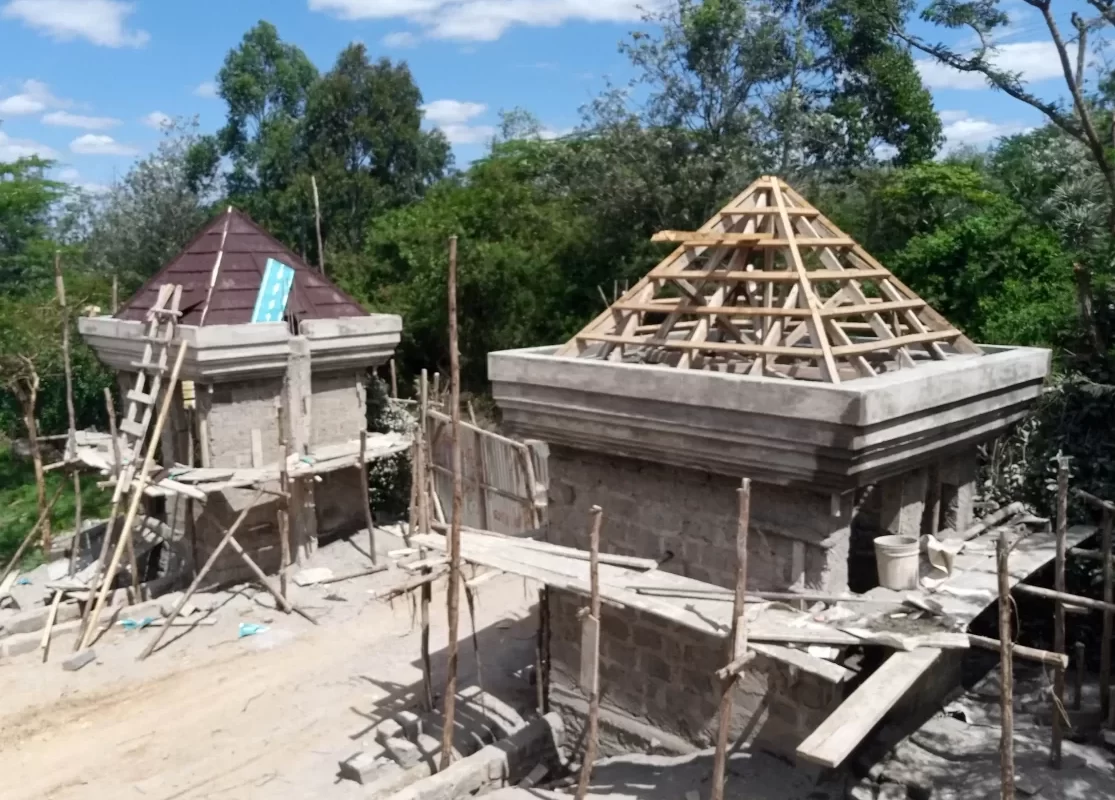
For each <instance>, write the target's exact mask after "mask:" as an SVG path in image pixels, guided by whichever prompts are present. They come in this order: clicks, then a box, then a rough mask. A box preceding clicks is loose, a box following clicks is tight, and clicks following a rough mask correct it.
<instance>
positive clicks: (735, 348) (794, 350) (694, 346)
mask: <svg viewBox="0 0 1115 800" xmlns="http://www.w3.org/2000/svg"><path fill="white" fill-rule="evenodd" d="M577 339H579V340H582V341H589V342H610V343H612V344H627V345H638V346H642V347H662V348H665V349H667V350H708V351H709V352H716V353H736V354H740V355H768V356H788V357H791V358H816V357H818V356H820V355H822V351H821V350H820V349H818V348H815V347H778V346H776V345H762V344H736V343H734V342H689V341H684V340H680V339H677V340H674V339H637V338H635V337H633V336H630V337H628V336H609V335H607V334H588V335H584V334H579V335H578V336H577Z"/></svg>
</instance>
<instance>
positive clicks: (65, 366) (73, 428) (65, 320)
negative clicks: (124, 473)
mask: <svg viewBox="0 0 1115 800" xmlns="http://www.w3.org/2000/svg"><path fill="white" fill-rule="evenodd" d="M54 291H55V292H56V293H57V294H58V309H59V311H61V312H62V371H63V372H64V373H65V376H66V418H67V421H68V422H69V428H68V429H67V430H66V455H65V459H64V460H65V461H70V460H71V459H72V458H73V457H74V455H75V453H76V451H77V418H76V415H75V414H74V376H73V369H72V368H71V365H70V312H69V307H68V306H67V305H66V283H65V281H64V280H63V279H62V254H61V253H60V252H59V251H57V250H55V251H54ZM74 536H77V531H74ZM47 555H48V557H49V553H48V554H47Z"/></svg>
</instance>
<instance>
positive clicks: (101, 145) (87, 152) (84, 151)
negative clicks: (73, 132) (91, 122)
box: [70, 133, 139, 156]
mask: <svg viewBox="0 0 1115 800" xmlns="http://www.w3.org/2000/svg"><path fill="white" fill-rule="evenodd" d="M70 150H72V151H73V152H75V153H80V154H81V155H84V156H134V155H137V154H138V153H139V151H138V150H137V149H136V148H134V147H132V146H131V145H126V144H121V143H120V142H118V141H116V140H115V139H113V138H112V137H111V136H105V135H104V134H103V133H87V134H85V135H84V136H79V137H77V138H76V139H74V140H73V141H72V142H70Z"/></svg>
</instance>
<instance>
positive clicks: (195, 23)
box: [0, 0, 1084, 188]
mask: <svg viewBox="0 0 1115 800" xmlns="http://www.w3.org/2000/svg"><path fill="white" fill-rule="evenodd" d="M651 2H652V3H653V2H655V0H651ZM647 5H648V3H647V0H643V1H642V2H632V0H231V1H230V0H222V1H221V2H218V1H217V0H189V2H185V1H184V0H138V1H137V2H125V1H124V0H0V53H2V54H3V58H2V59H0V120H2V121H3V122H2V124H0V161H7V160H12V159H13V158H15V157H18V156H20V155H27V154H30V153H32V152H37V153H40V154H42V155H45V156H47V157H50V158H54V159H56V160H57V162H58V164H59V167H58V169H57V174H58V175H59V176H60V177H62V178H63V179H64V180H68V181H70V182H73V183H77V184H82V185H86V186H89V187H90V188H96V187H100V186H104V185H106V184H108V183H110V182H111V181H112V180H113V178H114V177H116V176H119V175H122V174H123V173H124V172H126V171H127V169H128V166H129V164H131V163H132V161H133V160H134V159H135V158H136V156H139V155H142V154H144V153H147V152H149V151H150V150H151V149H153V148H154V147H155V146H156V145H157V143H158V140H159V136H160V133H159V124H158V123H159V120H160V119H161V118H163V116H164V115H165V116H170V117H175V116H192V115H195V114H196V115H198V116H199V118H200V122H201V126H202V128H203V130H206V131H211V130H214V129H216V128H217V127H218V126H219V125H220V124H221V123H222V122H223V119H224V104H223V102H222V101H221V100H220V99H219V98H217V97H215V96H214V95H213V84H212V81H213V80H214V78H215V75H216V73H217V70H218V69H219V68H220V65H221V62H222V60H223V59H224V56H225V54H226V53H227V52H228V50H229V49H231V48H232V47H235V46H236V44H237V43H238V42H239V40H240V38H241V36H242V35H243V34H244V32H245V31H246V30H248V29H249V28H250V27H251V26H252V25H254V24H255V23H256V22H257V21H258V20H260V19H267V20H269V21H271V22H272V23H274V24H275V25H276V26H277V27H278V29H279V33H280V35H281V36H282V37H283V38H284V39H285V40H286V41H289V42H292V43H294V44H296V45H298V46H299V47H301V48H302V49H303V50H304V51H305V52H306V54H307V55H308V56H309V57H310V58H311V59H312V60H313V61H314V62H315V63H316V64H317V66H318V67H319V68H320V69H322V70H325V69H328V68H329V66H330V65H331V64H332V61H333V59H334V58H335V56H336V54H337V53H338V52H339V51H340V49H341V48H342V47H344V46H345V45H346V44H348V43H349V42H351V41H353V40H358V41H362V42H364V43H365V44H366V45H367V46H368V47H369V49H370V50H371V52H372V54H373V55H375V56H379V55H387V56H390V57H391V58H394V59H406V61H407V62H408V63H409V64H410V67H411V69H412V71H413V73H414V75H415V78H416V80H417V82H418V85H419V87H420V89H421V90H422V93H423V97H424V99H425V102H426V103H427V112H426V120H427V124H428V125H437V126H440V127H442V128H443V130H444V131H445V132H446V134H447V135H448V136H449V138H450V140H451V141H452V142H453V146H454V152H455V153H456V156H457V160H458V163H467V162H468V161H469V160H470V159H473V158H476V157H477V156H479V155H481V154H482V153H483V152H484V151H485V149H486V142H487V141H488V140H489V139H490V137H491V134H492V132H493V126H494V125H495V124H497V123H498V112H499V111H500V109H510V108H514V107H516V106H520V107H523V108H526V109H527V110H529V111H531V112H533V113H534V114H535V115H536V116H537V117H538V118H539V119H540V120H541V122H542V124H543V125H544V126H545V128H546V129H548V130H550V131H554V132H562V131H565V130H568V129H570V128H572V127H573V126H574V125H576V124H577V122H578V119H579V115H578V109H579V107H580V106H582V105H583V104H585V103H586V102H587V101H589V100H590V99H591V98H592V97H593V96H594V95H596V94H597V93H598V92H599V91H600V90H601V89H602V88H603V87H604V86H605V81H606V79H607V78H610V79H611V80H612V81H614V82H617V83H624V82H626V81H627V80H628V79H629V78H630V76H631V75H630V70H629V68H628V66H627V64H626V60H625V58H624V57H623V56H622V55H621V54H619V52H618V51H617V43H618V42H619V41H620V40H621V39H623V38H625V37H626V35H627V33H628V32H629V31H630V30H632V29H634V28H636V27H639V25H640V16H641V12H640V10H639V7H640V6H643V7H645V6H647ZM1003 7H1004V8H1006V9H1007V10H1008V11H1009V12H1010V13H1011V15H1012V26H1011V30H1010V31H1009V32H1008V34H1007V35H1006V36H1004V37H1003V38H1002V39H1001V40H1000V46H1001V49H1000V56H999V57H1000V58H1001V60H1002V64H1003V66H1004V67H1008V68H1010V69H1014V70H1018V71H1021V72H1023V73H1024V75H1026V76H1027V77H1028V78H1029V79H1030V81H1031V87H1032V88H1033V89H1035V90H1036V91H1038V92H1039V93H1041V94H1044V95H1046V96H1049V97H1055V96H1057V95H1058V94H1059V93H1061V92H1062V91H1063V80H1062V79H1061V78H1060V65H1059V63H1058V61H1057V58H1056V55H1055V52H1054V51H1053V49H1052V46H1051V45H1050V44H1049V37H1048V33H1047V31H1046V29H1045V25H1044V23H1043V22H1042V21H1041V18H1040V17H1039V16H1038V14H1037V11H1036V10H1034V9H1032V8H1031V7H1029V6H1027V5H1025V4H1024V3H1022V2H1021V0H1004V3H1003ZM1073 7H1079V8H1081V9H1083V8H1084V4H1083V2H1079V0H1071V2H1070V4H1069V5H1066V6H1065V7H1064V9H1062V10H1061V11H1060V12H1059V13H1062V14H1064V16H1065V22H1064V27H1065V35H1066V37H1068V35H1069V34H1070V33H1071V32H1072V28H1071V26H1069V25H1068V24H1067V15H1068V13H1069V12H1070V11H1071V10H1072V9H1073ZM929 33H930V34H933V33H934V32H932V31H930V32H929ZM946 40H948V39H946ZM952 41H953V42H954V43H955V42H956V41H957V40H956V39H955V37H954V38H953V39H952ZM921 67H922V71H923V77H924V78H925V80H926V82H927V84H928V85H929V86H930V88H931V89H932V90H933V92H934V99H935V103H936V106H937V109H938V111H939V112H940V113H941V116H942V120H943V122H944V123H945V126H946V134H947V135H948V137H949V140H950V145H951V146H957V145H960V144H966V143H967V144H975V145H977V146H982V145H985V144H987V143H989V142H991V141H993V140H994V139H995V138H996V137H997V136H1001V135H1004V134H1008V133H1014V132H1017V131H1020V130H1024V129H1026V128H1027V127H1030V126H1033V125H1036V124H1040V122H1041V118H1040V115H1039V114H1038V113H1037V112H1035V111H1033V110H1031V109H1028V108H1026V107H1025V106H1023V105H1021V104H1020V103H1018V102H1017V101H1015V100H1012V99H1011V98H1009V97H1006V96H1004V95H1001V94H999V93H995V92H992V91H990V90H988V89H986V88H985V87H984V86H983V85H982V82H981V80H980V79H979V78H977V77H974V76H970V75H961V74H958V73H955V72H952V71H950V70H947V69H945V68H942V67H940V66H939V65H936V64H933V63H931V62H929V61H925V62H923V63H922V65H921Z"/></svg>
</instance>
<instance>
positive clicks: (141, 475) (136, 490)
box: [81, 342, 188, 649]
mask: <svg viewBox="0 0 1115 800" xmlns="http://www.w3.org/2000/svg"><path fill="white" fill-rule="evenodd" d="M187 347H188V345H187V344H186V342H182V343H181V344H179V345H178V357H177V358H176V359H175V360H174V368H173V369H172V370H171V373H170V381H169V382H168V383H167V385H166V394H165V395H164V397H163V404H162V407H161V408H160V409H159V417H158V419H156V420H155V430H154V432H152V434H151V438H150V439H149V440H148V443H147V454H146V455H145V456H144V458H143V464H142V465H141V466H140V469H139V472H138V473H137V474H136V477H135V478H134V479H133V481H132V485H131V486H130V487H128V489H129V491H131V497H130V498H129V502H128V512H127V514H126V515H125V516H124V527H123V528H122V529H121V530H120V538H119V539H118V540H117V541H116V549H115V550H114V551H113V553H112V562H111V563H110V564H109V567H108V569H107V570H106V571H105V573H104V575H102V576H101V588H100V591H99V592H98V593H97V600H96V603H95V604H94V605H93V611H92V612H91V614H90V615H89V624H88V625H87V626H86V628H85V631H84V633H83V635H82V636H81V649H85V648H86V647H88V646H89V643H90V642H91V641H92V637H93V634H94V632H95V631H96V630H97V623H98V622H99V621H100V617H101V610H102V609H103V608H104V604H105V599H106V597H107V596H108V590H109V587H110V586H112V581H113V578H114V577H115V575H116V570H117V568H118V567H119V566H120V557H121V556H122V555H123V554H124V548H125V546H126V545H127V543H128V542H130V541H131V539H132V526H133V525H134V524H135V520H136V514H137V513H139V504H140V501H141V500H142V499H143V488H144V486H145V485H146V482H147V476H148V475H149V474H150V472H151V466H152V464H153V462H154V460H155V450H156V449H157V448H158V442H159V436H161V435H162V432H163V426H164V425H166V419H167V416H169V414H170V406H171V404H172V403H173V402H174V387H175V386H177V385H178V374H179V373H180V372H181V371H182V362H183V361H185V360H186V349H187Z"/></svg>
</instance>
